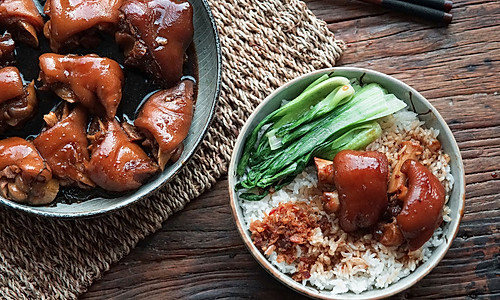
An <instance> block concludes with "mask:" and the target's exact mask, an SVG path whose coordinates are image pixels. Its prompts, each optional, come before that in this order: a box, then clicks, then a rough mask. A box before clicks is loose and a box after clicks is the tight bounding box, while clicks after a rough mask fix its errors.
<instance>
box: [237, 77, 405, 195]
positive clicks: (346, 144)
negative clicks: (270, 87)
mask: <svg viewBox="0 0 500 300" xmlns="http://www.w3.org/2000/svg"><path fill="white" fill-rule="evenodd" d="M404 107H406V104H405V103H404V102H402V101H401V100H399V99H397V98H396V97H395V96H394V95H392V94H387V92H386V90H385V89H383V88H382V87H381V86H380V85H378V84H376V83H371V84H368V85H365V86H362V87H361V86H359V85H358V86H355V88H354V87H353V86H351V85H350V84H349V80H348V79H347V78H345V77H338V76H336V77H331V78H330V77H328V76H327V75H323V76H321V77H320V78H318V79H317V80H315V81H314V82H313V83H311V84H310V85H309V86H308V87H307V88H306V89H305V90H304V91H303V92H302V93H301V94H300V95H299V96H297V97H296V98H295V99H293V100H292V101H290V102H289V103H287V104H285V105H283V106H282V107H281V108H279V109H278V110H276V111H275V112H273V113H271V114H270V115H269V116H267V117H266V118H264V120H263V121H262V122H261V123H259V124H258V125H257V126H256V128H255V129H254V130H253V131H252V133H251V134H250V136H249V137H248V138H247V140H246V144H245V148H244V151H243V155H242V158H241V159H240V161H239V164H238V168H237V173H238V175H239V176H240V182H239V183H238V188H242V189H246V191H244V192H243V193H241V194H240V197H241V198H242V199H246V200H259V199H262V198H263V197H265V196H266V195H267V194H268V193H269V192H270V191H273V190H277V189H279V188H281V187H282V186H284V185H286V184H288V183H289V182H291V181H292V180H293V179H294V178H295V176H296V175H297V174H299V173H300V172H302V171H303V170H304V169H305V168H306V167H307V165H308V164H310V162H311V159H312V157H313V156H319V157H322V158H326V159H333V157H334V156H335V154H336V153H338V152H339V151H341V150H344V149H361V148H364V147H366V146H367V145H368V144H370V143H371V142H373V141H374V140H375V139H377V138H378V137H379V136H380V134H381V132H382V129H381V128H380V125H379V124H378V123H377V122H375V121H374V120H376V119H379V118H382V117H384V116H387V115H390V114H392V113H394V112H396V111H398V110H400V109H402V108H404ZM264 126H265V127H264ZM259 136H262V137H261V138H260V139H259Z"/></svg>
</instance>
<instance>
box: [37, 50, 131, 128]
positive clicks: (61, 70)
mask: <svg viewBox="0 0 500 300" xmlns="http://www.w3.org/2000/svg"><path fill="white" fill-rule="evenodd" d="M40 69H41V71H40V79H41V80H42V81H43V83H44V86H45V87H47V86H48V87H50V88H51V89H52V90H53V91H54V92H55V93H56V94H57V95H58V96H60V97H61V98H63V99H64V100H66V101H68V102H80V103H82V104H83V105H84V106H85V107H87V108H88V109H89V110H90V111H91V112H92V113H94V114H96V115H99V116H104V115H105V116H107V117H108V118H109V119H112V118H114V117H115V114H116V109H117V108H118V105H119V104H120V100H121V98H122V87H123V81H124V77H123V71H122V69H121V68H120V65H119V64H118V63H117V62H116V61H114V60H112V59H109V58H102V57H99V56H97V55H93V54H91V55H85V56H77V55H66V56H63V55H59V54H53V53H46V54H43V55H41V56H40Z"/></svg>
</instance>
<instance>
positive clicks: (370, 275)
mask: <svg viewBox="0 0 500 300" xmlns="http://www.w3.org/2000/svg"><path fill="white" fill-rule="evenodd" d="M380 124H381V126H382V128H383V130H384V131H383V135H382V136H381V137H380V138H379V139H377V140H376V141H375V142H373V143H372V144H370V145H369V146H368V147H367V150H377V151H380V152H383V153H385V154H386V156H387V158H388V160H389V165H390V167H391V168H393V167H394V165H395V160H396V158H397V150H398V149H399V145H400V143H401V142H402V141H405V140H411V139H417V140H419V141H420V142H421V143H422V144H423V145H424V148H425V144H426V143H430V142H432V141H433V140H435V139H436V138H437V136H438V134H439V131H438V130H435V129H432V128H430V129H424V128H423V127H421V126H422V125H423V124H424V122H422V121H419V120H418V118H417V115H416V114H415V113H413V112H410V111H408V110H403V111H400V112H398V113H395V114H394V115H392V116H389V117H386V118H384V119H382V120H381V121H380ZM395 152H396V153H395ZM420 162H421V163H422V164H424V165H425V166H427V167H428V168H429V169H430V170H431V171H432V172H433V174H434V175H436V177H437V178H438V179H439V180H440V181H441V183H442V184H443V186H444V187H445V190H446V192H447V194H448V195H449V193H450V191H451V188H452V186H453V181H454V180H453V176H452V174H451V173H450V167H449V165H448V162H449V157H448V156H447V155H446V154H444V153H442V151H441V150H440V151H439V152H438V153H437V154H436V153H432V152H431V151H429V150H428V149H427V150H424V153H423V154H422V156H421V159H420ZM317 184H318V180H317V177H316V171H315V168H314V167H308V168H307V169H306V170H304V171H303V172H302V173H301V174H299V175H298V176H297V177H296V178H295V180H294V181H293V182H291V183H290V184H289V185H287V186H285V187H284V188H283V189H281V190H279V191H277V192H275V193H274V194H272V195H267V196H266V197H265V198H264V199H262V200H261V201H244V200H241V199H240V205H241V208H242V210H243V215H244V220H245V222H246V226H247V228H249V226H250V223H251V222H253V221H255V220H262V219H263V218H264V217H265V216H266V215H267V214H269V212H270V211H271V210H272V209H273V208H275V207H277V206H278V205H279V204H280V203H286V202H291V203H293V202H306V203H308V204H309V206H311V207H315V209H316V210H317V212H318V213H320V214H323V215H326V216H327V217H328V219H329V221H330V223H331V227H332V230H331V232H330V233H329V234H328V236H323V233H322V231H321V229H320V228H319V227H318V228H315V229H314V230H313V233H314V234H313V236H312V237H311V238H310V239H309V241H308V242H309V245H310V247H309V251H310V252H311V251H312V252H314V253H316V254H318V253H319V255H318V258H317V260H316V262H315V264H313V265H312V267H311V270H310V274H311V276H310V278H308V279H306V280H303V281H302V284H304V285H310V286H313V287H316V288H317V289H320V290H329V291H332V292H333V293H337V294H340V293H346V292H348V291H352V292H354V293H361V292H363V291H366V290H372V289H375V288H385V287H387V286H389V285H390V284H392V283H394V282H397V281H398V280H400V279H401V278H403V277H406V276H408V275H409V274H410V272H412V271H414V270H415V269H416V267H417V266H418V265H419V264H421V263H422V262H425V261H426V260H427V259H428V258H429V257H430V255H431V254H432V251H433V249H434V248H435V247H437V246H439V245H440V244H442V243H443V242H444V238H443V231H442V229H441V228H438V229H437V230H436V231H435V232H434V235H433V236H432V238H431V239H430V240H429V241H427V242H426V243H425V245H424V246H423V247H422V248H420V249H418V250H416V251H412V252H410V251H409V250H408V249H407V248H406V246H401V247H386V246H384V245H382V244H381V243H379V242H378V241H376V240H375V239H373V238H372V236H371V234H367V235H365V236H362V237H353V236H352V235H348V234H347V233H345V232H344V231H343V230H342V229H341V228H340V227H339V225H338V219H337V218H336V217H335V216H334V215H331V216H330V215H327V214H326V213H325V212H324V211H322V208H321V204H320V201H319V197H320V195H321V191H320V190H318V189H317ZM448 197H449V196H446V201H447V200H448ZM448 214H449V208H448V206H445V207H444V209H443V220H444V222H443V224H444V223H446V222H450V221H451V219H450V217H449V216H448ZM443 226H444V225H443ZM297 248H298V251H300V247H297ZM270 250H272V249H270ZM315 251H318V252H315ZM267 252H269V253H265V254H266V256H267V258H268V260H269V261H270V262H271V263H272V264H273V265H274V266H275V267H276V268H277V269H278V270H280V271H281V272H283V273H286V274H294V273H295V272H297V265H296V264H287V263H286V262H285V261H281V262H278V260H277V256H278V255H277V253H276V252H274V251H267ZM299 255H300V253H299ZM339 257H341V259H340V261H339V259H338V258H339Z"/></svg>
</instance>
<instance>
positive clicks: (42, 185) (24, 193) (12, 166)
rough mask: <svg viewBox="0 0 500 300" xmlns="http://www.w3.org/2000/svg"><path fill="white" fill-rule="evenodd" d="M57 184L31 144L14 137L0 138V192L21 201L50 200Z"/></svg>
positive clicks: (56, 190) (38, 201) (38, 202)
mask: <svg viewBox="0 0 500 300" xmlns="http://www.w3.org/2000/svg"><path fill="white" fill-rule="evenodd" d="M58 190H59V184H58V182H57V181H55V180H53V179H52V172H51V170H50V168H49V167H48V166H47V165H46V164H45V161H44V160H43V158H42V157H41V156H40V154H39V153H38V151H37V150H36V148H35V146H34V145H33V144H32V143H30V142H28V141H26V140H24V139H22V138H18V137H11V138H8V139H5V140H1V141H0V191H1V193H2V195H3V196H4V197H6V198H8V199H11V200H14V201H16V202H21V203H30V204H46V203H50V202H52V200H54V198H55V196H56V195H57V192H58Z"/></svg>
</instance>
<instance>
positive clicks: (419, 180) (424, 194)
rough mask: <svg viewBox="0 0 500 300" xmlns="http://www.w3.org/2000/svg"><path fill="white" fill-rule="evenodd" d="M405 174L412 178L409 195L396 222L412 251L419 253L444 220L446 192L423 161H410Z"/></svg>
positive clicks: (402, 170)
mask: <svg viewBox="0 0 500 300" xmlns="http://www.w3.org/2000/svg"><path fill="white" fill-rule="evenodd" d="M401 172H403V173H404V174H405V175H406V176H407V177H408V192H407V194H406V197H405V198H404V206H403V210H402V211H401V212H400V213H399V215H398V216H397V217H396V220H397V223H398V226H399V229H401V232H402V233H403V236H404V237H405V239H406V240H407V241H408V245H409V246H410V249H411V250H416V249H418V248H420V247H421V246H422V245H423V244H424V243H425V242H426V241H427V240H429V238H431V236H432V234H433V233H434V230H435V229H436V228H438V227H439V225H440V224H441V222H442V221H443V216H442V210H443V205H444V201H445V190H444V187H443V185H442V184H441V183H440V182H439V180H438V179H437V178H436V176H434V175H433V174H432V173H431V172H430V171H429V170H428V169H427V168H426V167H425V166H424V165H422V164H421V163H419V162H416V161H414V160H411V159H409V160H406V161H405V162H404V163H403V166H402V167H401Z"/></svg>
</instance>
